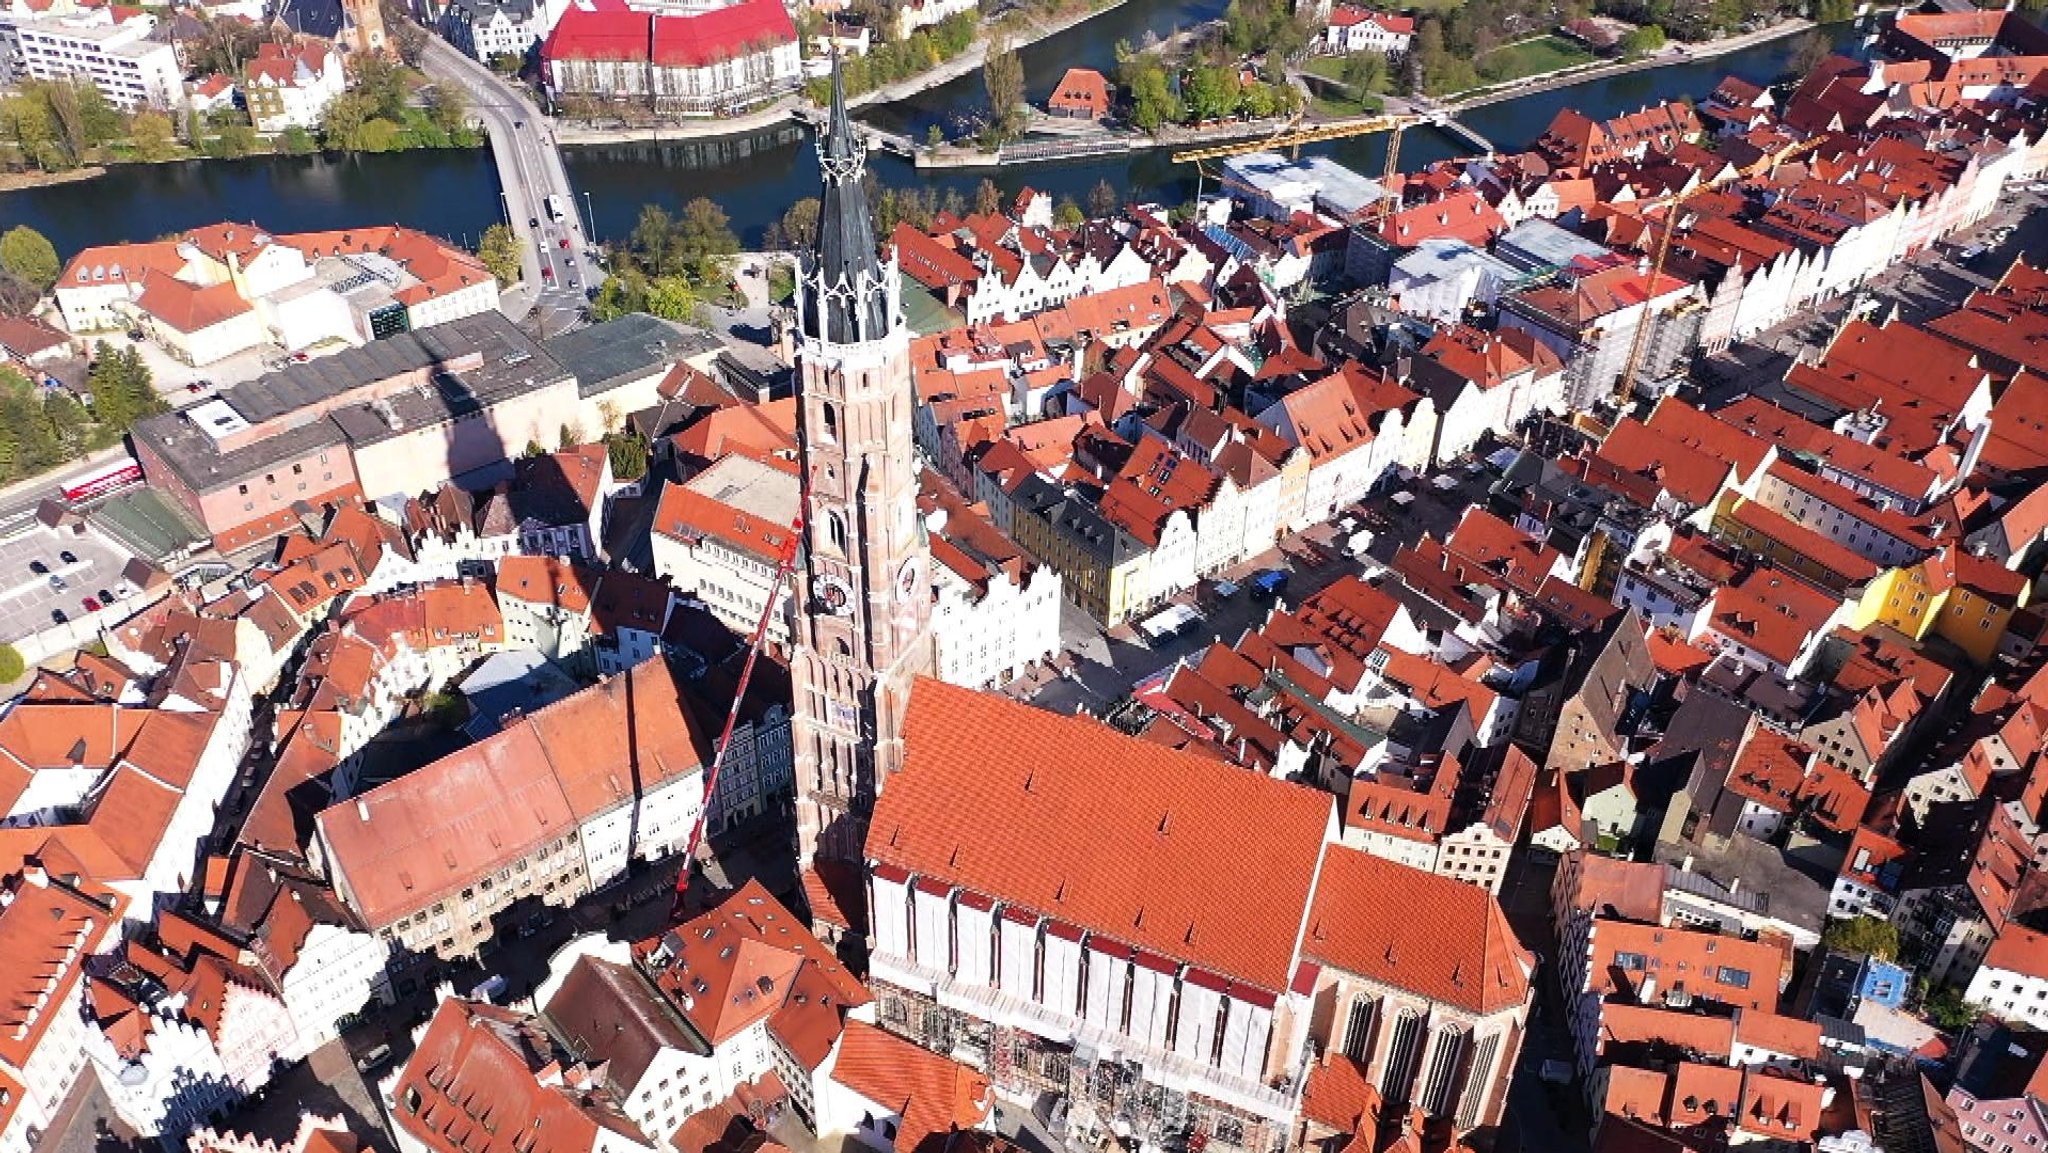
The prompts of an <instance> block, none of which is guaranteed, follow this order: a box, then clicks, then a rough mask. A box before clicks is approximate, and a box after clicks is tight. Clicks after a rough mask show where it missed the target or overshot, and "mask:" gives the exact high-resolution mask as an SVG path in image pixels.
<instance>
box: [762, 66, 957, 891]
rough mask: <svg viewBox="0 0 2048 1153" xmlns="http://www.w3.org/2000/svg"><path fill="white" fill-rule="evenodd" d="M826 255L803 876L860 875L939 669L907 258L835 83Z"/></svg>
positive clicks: (807, 407) (804, 339)
mask: <svg viewBox="0 0 2048 1153" xmlns="http://www.w3.org/2000/svg"><path fill="white" fill-rule="evenodd" d="M818 156H819V160H820V163H821V166H822V167H823V168H824V172H825V187H824V193H823V195H822V197H821V198H820V200H821V204H820V210H819V214H818V239H817V244H816V247H815V248H814V249H813V251H812V252H811V253H810V254H809V255H808V256H807V258H806V259H805V260H804V262H803V267H802V269H801V275H800V277H799V284H798V291H797V301H796V307H797V358H796V359H797V401H798V405H797V412H798V416H797V441H798V444H799V450H800V453H801V461H800V464H801V467H802V469H803V479H804V491H805V494H806V502H807V504H806V509H805V526H804V533H805V536H804V552H803V562H804V563H803V566H802V571H801V574H800V575H799V578H798V586H797V590H796V592H797V600H796V605H797V610H798V620H797V628H796V631H795V638H796V645H795V648H796V651H795V653H794V654H793V657H792V659H791V662H790V673H791V679H792V681H793V682H794V688H795V696H796V702H795V705H796V708H795V725H794V729H793V732H792V734H791V736H792V740H793V743H794V745H795V753H796V789H797V817H796V820H797V842H798V851H799V857H800V861H801V863H802V864H803V865H805V866H808V865H810V864H811V863H812V862H813V861H814V860H817V859H820V858H822V859H824V860H827V861H858V860H859V859H860V857H861V852H862V847H863V845H864V843H865V842H866V839H867V825H868V814H869V813H870V812H871V811H872V810H873V808H874V803H875V796H876V794H878V793H880V792H881V790H882V787H883V784H884V782H886V781H887V780H888V778H889V774H890V773H892V772H894V771H895V770H896V769H897V768H899V767H900V766H901V765H902V763H903V714H904V710H905V708H906V707H907V706H908V705H909V703H910V686H911V683H912V682H913V681H914V680H916V678H917V677H918V676H920V675H924V674H929V673H930V672H931V671H932V667H933V655H932V635H931V611H932V593H931V579H932V578H931V553H930V548H929V546H928V545H927V543H926V540H925V534H924V523H923V521H922V520H921V519H920V518H919V517H918V515H917V462H916V459H915V457H914V455H913V453H912V448H911V435H910V430H911V402H912V396H911V384H910V332H909V330H908V329H907V328H906V327H905V326H904V323H903V301H902V293H901V289H900V288H899V286H898V281H897V279H896V257H895V254H894V253H893V252H892V253H891V254H890V256H889V259H888V261H887V262H886V263H884V262H883V261H882V260H881V259H880V257H879V256H878V255H877V251H876V245H875V232H874V224H873V222H872V220H871V219H870V218H869V216H868V200H867V192H866V190H865V189H864V188H863V187H862V185H861V177H862V175H863V172H864V167H863V163H862V161H863V149H862V147H861V145H860V143H859V141H858V140H856V139H855V137H854V134H853V126H852V124H851V123H850V122H849V121H848V119H847V115H846V94H845V88H844V86H843V84H842V82H841V81H840V78H839V75H838V72H837V69H836V68H835V69H834V73H833V77H832V118H831V123H830V124H829V126H828V127H827V129H826V131H825V134H824V136H823V138H822V139H821V140H820V141H819V144H818Z"/></svg>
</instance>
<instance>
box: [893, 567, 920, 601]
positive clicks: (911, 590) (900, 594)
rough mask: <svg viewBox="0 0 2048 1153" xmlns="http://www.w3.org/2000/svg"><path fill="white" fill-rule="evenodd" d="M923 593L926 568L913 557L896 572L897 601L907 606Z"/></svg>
mask: <svg viewBox="0 0 2048 1153" xmlns="http://www.w3.org/2000/svg"><path fill="white" fill-rule="evenodd" d="M923 591H924V566H922V565H920V564H918V563H917V558H916V557H911V558H910V559H909V560H906V561H904V562H903V567H902V568H900V569H897V570H896V601H897V603H898V604H906V605H907V604H909V603H910V602H911V601H912V600H913V599H914V598H915V597H917V596H918V595H919V594H921V593H922V592H923Z"/></svg>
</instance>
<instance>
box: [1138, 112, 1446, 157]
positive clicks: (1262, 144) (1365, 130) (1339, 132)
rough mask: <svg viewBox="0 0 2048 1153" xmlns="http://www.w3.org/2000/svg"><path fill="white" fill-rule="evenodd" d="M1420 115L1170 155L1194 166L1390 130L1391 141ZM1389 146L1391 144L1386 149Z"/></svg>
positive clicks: (1324, 127) (1294, 131)
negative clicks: (1208, 161) (1392, 134)
mask: <svg viewBox="0 0 2048 1153" xmlns="http://www.w3.org/2000/svg"><path fill="white" fill-rule="evenodd" d="M1422 119H1423V117H1420V116H1374V117H1370V118H1368V119H1365V120H1351V121H1346V122H1344V123H1342V124H1318V125H1312V126H1310V127H1308V128H1288V129H1283V130H1281V131H1279V132H1276V133H1274V134H1273V135H1271V136H1267V137H1264V138H1262V139H1258V140H1239V141H1237V142H1235V143H1232V144H1217V145H1214V146H1211V147H1209V148H1190V149H1188V150H1187V151H1185V152H1176V153H1174V154H1173V162H1174V163H1175V164H1198V163H1200V162H1202V161H1204V160H1217V159H1220V158H1222V157H1225V156H1242V155H1244V154H1245V153H1247V152H1267V151H1271V150H1272V149H1276V148H1299V147H1301V146H1302V145H1304V144H1315V143H1318V142H1320V141H1324V140H1342V139H1344V138H1345V137H1347V136H1367V135H1370V134H1372V133H1374V132H1385V131H1387V130H1388V129H1392V130H1393V131H1394V133H1395V139H1399V138H1400V131H1401V129H1403V128H1406V127H1408V126H1409V125H1410V124H1416V123H1420V122H1421V121H1422ZM1389 147H1391V145H1390V146H1389Z"/></svg>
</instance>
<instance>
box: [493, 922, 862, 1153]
mask: <svg viewBox="0 0 2048 1153" xmlns="http://www.w3.org/2000/svg"><path fill="white" fill-rule="evenodd" d="M735 952H738V953H741V954H742V955H744V956H746V957H747V958H749V960H748V961H747V963H744V964H734V963H732V961H731V960H730V958H731V957H732V956H733V955H734V953H735ZM763 973H773V974H774V977H773V979H771V980H768V981H767V982H766V984H765V986H764V985H761V984H757V983H756V981H755V978H756V977H758V976H760V975H761V974H763ZM533 1001H534V1003H535V1004H537V1005H540V1006H541V1012H542V1015H543V1016H544V1017H545V1018H546V1019H547V1020H548V1021H549V1023H550V1024H552V1025H553V1026H554V1027H555V1032H556V1034H557V1035H558V1036H561V1037H564V1038H565V1039H570V1044H571V1045H572V1046H579V1047H580V1048H579V1049H578V1051H577V1053H576V1054H575V1055H576V1056H577V1057H578V1058H580V1059H582V1060H584V1061H586V1062H589V1063H591V1064H596V1063H598V1062H603V1063H604V1068H605V1076H606V1079H607V1081H608V1086H607V1087H608V1088H609V1089H610V1091H611V1092H612V1094H613V1095H614V1096H615V1097H616V1098H617V1099H618V1101H619V1103H620V1106H621V1108H622V1109H623V1111H624V1112H625V1114H626V1116H627V1117H629V1118H630V1119H631V1120H632V1121H633V1122H634V1123H635V1124H637V1125H639V1126H640V1128H641V1129H642V1130H643V1131H644V1132H647V1133H665V1134H674V1133H675V1132H676V1129H677V1127H678V1126H679V1125H680V1124H681V1123H682V1122H683V1121H685V1120H687V1119H688V1118H689V1117H690V1116H691V1115H693V1114H696V1113H700V1112H703V1111H705V1110H708V1109H710V1108H712V1107H713V1106H714V1105H716V1104H718V1103H719V1102H721V1101H723V1100H725V1099H726V1098H727V1097H729V1096H731V1095H732V1093H733V1092H734V1091H735V1090H737V1089H740V1088H741V1087H743V1086H746V1085H750V1084H752V1083H754V1082H755V1081H757V1080H759V1079H760V1078H761V1077H763V1076H765V1075H767V1074H769V1073H774V1074H775V1075H776V1076H777V1077H778V1078H779V1079H780V1080H781V1082H782V1084H783V1086H784V1087H785V1088H787V1089H788V1090H789V1092H790V1097H791V1099H792V1101H793V1102H794V1103H795V1104H796V1106H797V1109H798V1111H799V1112H800V1113H801V1114H802V1115H803V1118H804V1120H805V1121H806V1122H809V1123H812V1124H816V1123H817V1121H818V1118H817V1114H816V1112H815V1109H816V1104H817V1102H818V1100H819V1098H820V1097H822V1096H823V1091H822V1090H823V1086H824V1083H825V1080H826V1078H827V1076H828V1075H829V1070H830V1068H831V1065H832V1058H833V1056H834V1055H835V1054H836V1052H837V1049H838V1046H839V1037H840V1032H841V1030H842V1029H843V1028H844V1026H845V1023H846V1021H847V1019H848V1018H849V1017H851V1018H855V1019H867V1020H872V1018H873V1015H874V1009H873V1006H872V1005H871V1004H870V1003H869V999H868V995H867V990H865V989H863V988H862V987H861V985H860V982H859V981H858V980H857V979H855V978H854V977H853V976H852V975H851V974H850V973H848V972H847V971H846V969H845V968H844V967H843V966H841V965H840V964H839V962H838V960H837V959H836V958H834V957H833V955H832V953H831V951H830V950H829V949H827V948H826V947H825V946H824V945H823V944H821V943H820V942H819V941H818V940H817V939H816V938H814V937H812V936H811V935H810V933H809V932H808V931H806V930H805V929H804V928H803V926H802V924H801V922H799V921H798V920H797V919H796V918H795V917H794V916H793V915H792V914H791V913H790V912H789V911H788V910H786V909H784V908H783V907H782V905H781V904H780V903H779V902H777V901H776V899H775V898H774V897H772V896H770V895H769V893H768V891H767V890H766V889H764V888H762V887H761V884H760V882H758V881H749V882H747V883H746V884H745V885H743V886H741V887H740V889H739V890H738V891H736V892H734V893H733V894H732V895H731V896H729V897H727V898H726V899H725V900H724V902H723V903H722V904H720V905H719V906H718V907H717V908H715V909H712V910H710V911H708V912H705V913H702V914H699V915H698V916H696V917H695V918H692V919H691V920H689V921H687V922H685V923H683V924H680V925H677V926H676V927H675V928H673V929H671V930H669V931H667V932H664V933H662V934H660V935H659V936H656V937H652V938H648V939H646V940H642V941H639V942H637V943H628V942H624V941H613V940H609V939H607V938H606V937H605V935H604V934H602V933H592V934H588V935H585V936H582V937H578V938H576V939H574V940H572V941H570V942H569V943H568V944H567V945H564V946H563V947H562V948H561V949H560V950H559V951H558V952H557V953H556V954H555V955H554V956H553V957H552V958H551V959H550V960H549V963H548V975H547V976H546V977H545V978H544V979H543V980H542V981H541V983H540V985H539V987H538V988H536V989H535V990H534V995H533Z"/></svg>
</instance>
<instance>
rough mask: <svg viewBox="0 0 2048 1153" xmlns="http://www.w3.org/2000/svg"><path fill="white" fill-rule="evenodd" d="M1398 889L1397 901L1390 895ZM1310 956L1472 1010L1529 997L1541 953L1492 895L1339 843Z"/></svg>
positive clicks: (1495, 1008)
mask: <svg viewBox="0 0 2048 1153" xmlns="http://www.w3.org/2000/svg"><path fill="white" fill-rule="evenodd" d="M1389 893H1399V894H1401V899H1400V900H1399V901H1398V902H1394V901H1389V900H1387V899H1386V894H1389ZM1301 951H1302V956H1303V957H1304V958H1305V959H1312V960H1314V961H1316V962H1318V963H1320V964H1322V965H1324V966H1326V967H1328V968H1333V969H1341V970H1343V971H1344V972H1347V973H1352V974H1355V975H1357V976H1361V977H1364V978H1366V979H1367V980H1370V981H1375V982H1378V983H1379V984H1382V985H1386V986H1389V987H1391V988H1394V989H1399V990H1402V991H1404V992H1408V993H1412V994H1414V995H1416V996H1418V997H1424V998H1427V999H1429V1000H1431V1001H1436V1002H1440V1003H1442V1004H1446V1005H1453V1006H1456V1007H1457V1008H1459V1009H1464V1010H1467V1011H1469V1012H1473V1013H1480V1014H1487V1013H1496V1012H1500V1011H1501V1010H1504V1009H1513V1008H1517V1007H1519V1006H1521V1005H1523V1004H1524V1003H1526V1002H1527V1001H1528V999H1529V973H1530V970H1531V969H1532V968H1533V966H1534V964H1535V959H1534V958H1533V957H1532V956H1531V955H1530V953H1529V952H1528V951H1527V950H1525V949H1524V948H1522V945H1521V942H1520V941H1518V940H1516V939H1515V932H1514V930H1513V929H1511V928H1509V927H1508V921H1507V914H1505V913H1503V912H1502V911H1501V907H1500V902H1499V901H1498V900H1496V899H1494V896H1493V894H1492V893H1489V892H1487V891H1486V890H1485V889H1482V888H1479V887H1478V886H1476V885H1468V884H1465V883H1464V882H1462V881H1454V880H1452V879H1450V878H1448V877H1439V876H1437V875H1436V874H1434V873H1425V872H1422V871H1421V870H1419V869H1411V868H1409V867H1408V866H1406V865H1402V864H1397V863H1395V862H1393V861H1389V860H1385V859H1383V858H1380V857H1375V856H1373V855H1372V854H1370V853H1365V852H1360V851H1358V850H1356V849H1349V848H1345V847H1343V846H1341V845H1332V846H1331V847H1330V849H1329V851H1328V852H1327V853H1326V854H1325V855H1324V858H1323V876H1322V881H1321V883H1320V884H1318V885H1317V886H1316V901H1315V906H1314V908H1313V909H1312V910H1311V912H1310V914H1309V924H1308V935H1307V936H1306V937H1304V938H1303V939H1302V945H1301Z"/></svg>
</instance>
